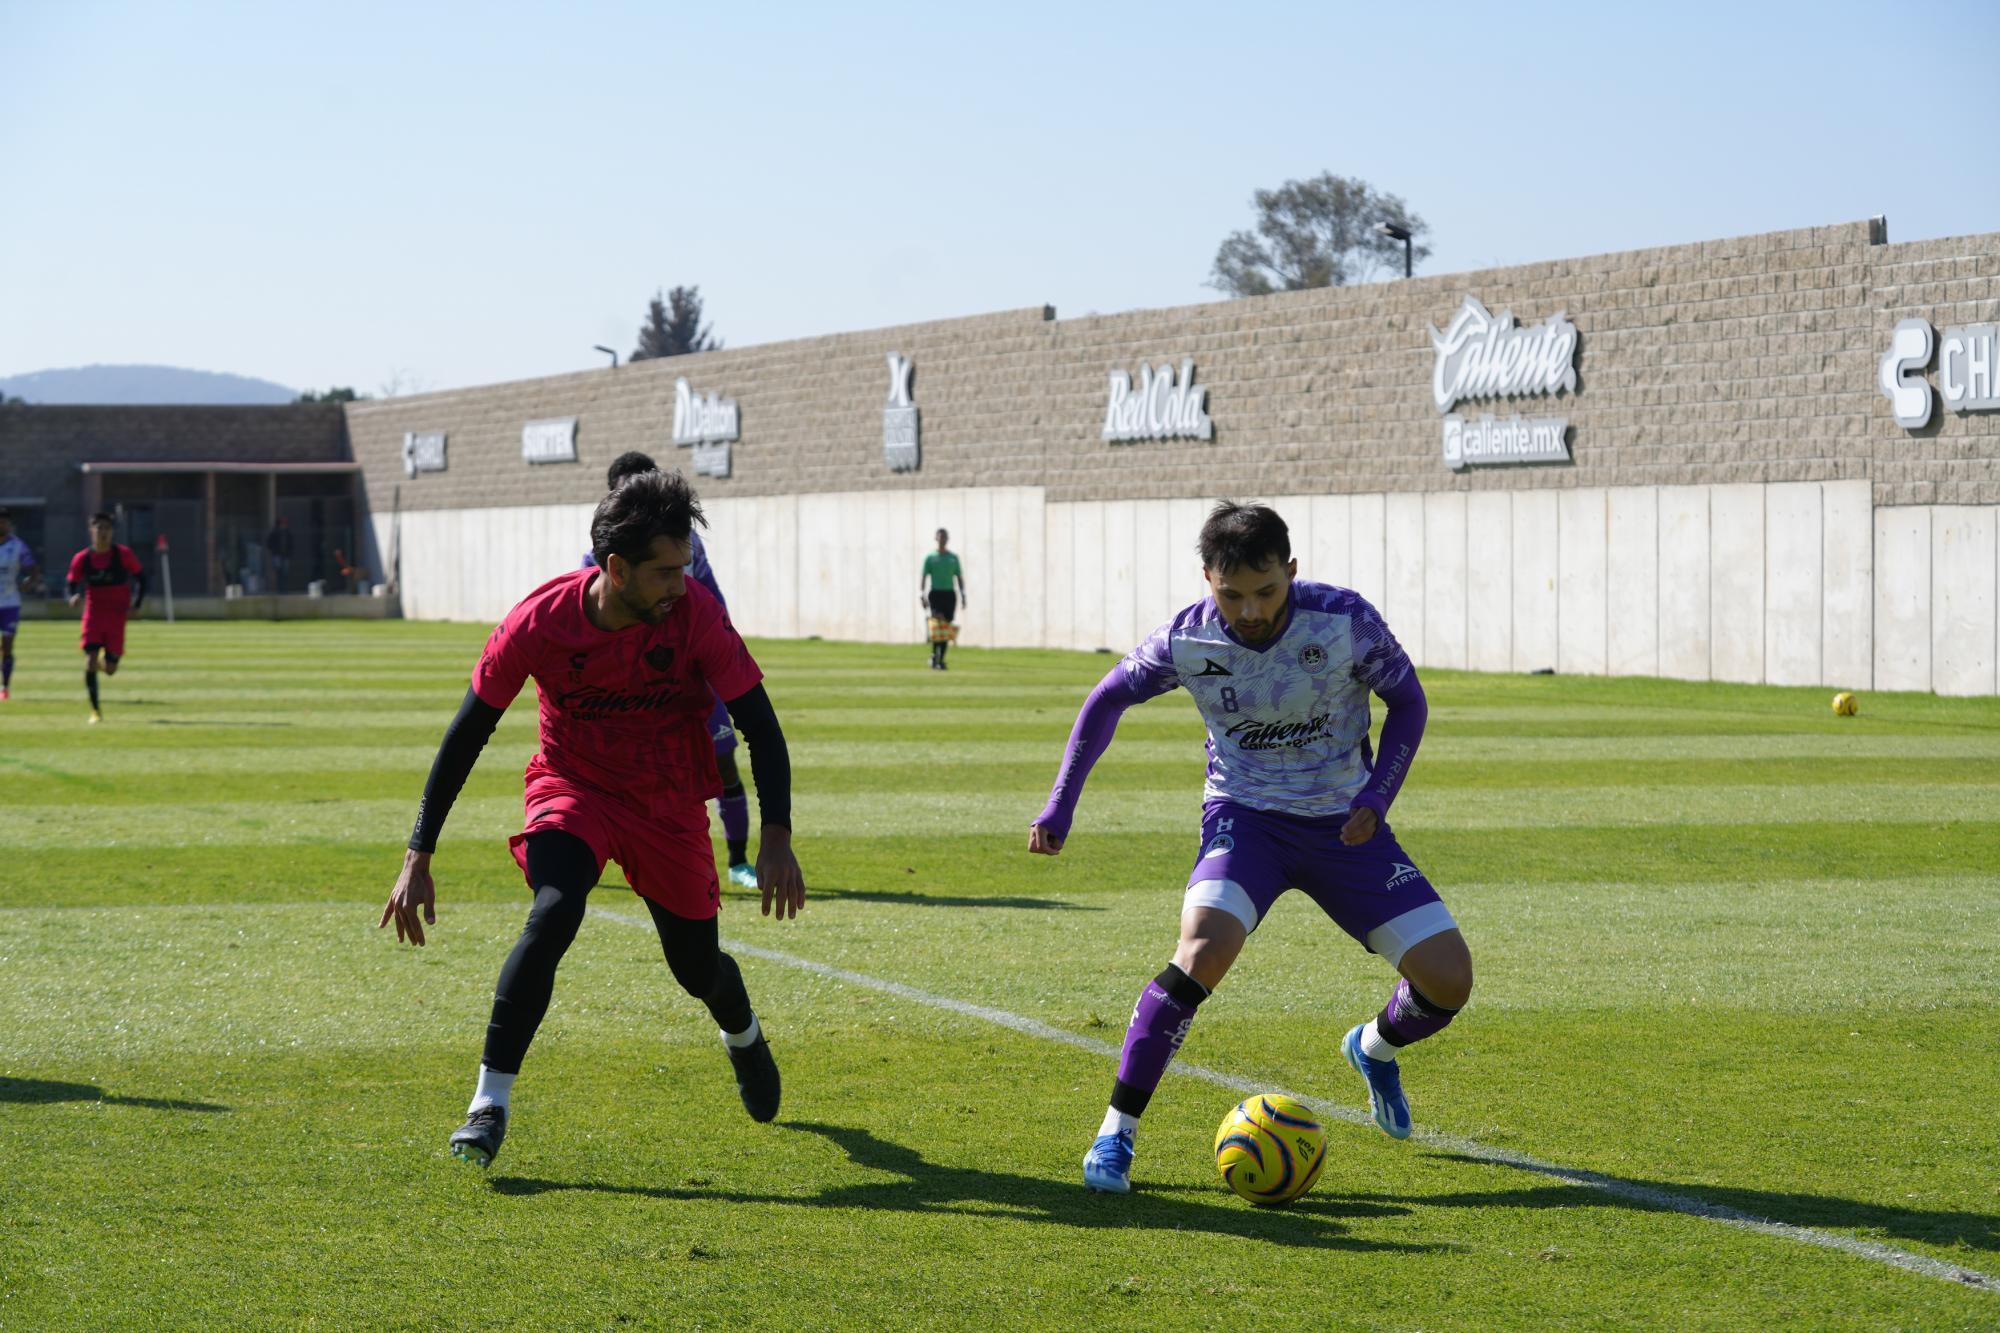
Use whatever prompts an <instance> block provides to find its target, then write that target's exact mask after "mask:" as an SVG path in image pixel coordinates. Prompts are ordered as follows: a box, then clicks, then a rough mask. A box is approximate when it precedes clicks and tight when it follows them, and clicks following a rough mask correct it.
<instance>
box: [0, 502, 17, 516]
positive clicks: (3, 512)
mask: <svg viewBox="0 0 2000 1333" xmlns="http://www.w3.org/2000/svg"><path fill="white" fill-rule="evenodd" d="M12 517H14V511H13V510H12V509H10V508H8V507H7V506H6V505H0V518H12Z"/></svg>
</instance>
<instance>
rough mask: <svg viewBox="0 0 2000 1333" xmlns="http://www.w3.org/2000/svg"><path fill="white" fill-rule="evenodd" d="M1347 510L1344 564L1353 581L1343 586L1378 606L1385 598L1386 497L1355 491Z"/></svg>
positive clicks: (1387, 579) (1386, 579) (1386, 548)
mask: <svg viewBox="0 0 2000 1333" xmlns="http://www.w3.org/2000/svg"><path fill="white" fill-rule="evenodd" d="M1352 498H1353V504H1352V506H1351V507H1350V509H1349V512H1348V519H1349V522H1350V523H1351V524H1352V526H1351V527H1350V528H1349V530H1348V531H1349V545H1348V560H1349V564H1348V568H1349V569H1350V570H1351V571H1352V578H1353V582H1351V583H1349V584H1348V585H1347V586H1348V587H1350V588H1352V589H1354V591H1356V592H1358V593H1360V594H1361V595H1362V596H1363V597H1365V598H1367V599H1368V600H1369V601H1370V602H1372V603H1373V604H1374V606H1375V609H1376V610H1378V611H1379V610H1381V609H1382V605H1383V603H1385V602H1386V601H1388V599H1389V576H1388V571H1387V566H1388V541H1387V536H1386V532H1387V529H1388V497H1387V496H1384V495H1356V496H1354V497H1352Z"/></svg>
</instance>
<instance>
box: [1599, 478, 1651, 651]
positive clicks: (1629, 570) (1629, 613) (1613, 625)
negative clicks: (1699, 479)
mask: <svg viewBox="0 0 2000 1333" xmlns="http://www.w3.org/2000/svg"><path fill="white" fill-rule="evenodd" d="M1604 502H1605V552H1604V654H1605V663H1604V665H1605V670H1606V671H1608V672H1610V673H1611V674H1612V675H1614V676H1652V675H1657V674H1659V670H1660V493H1659V491H1658V490H1657V489H1656V488H1655V487H1652V486H1621V487H1616V488H1614V489H1612V490H1610V491H1607V492H1605V496H1604Z"/></svg>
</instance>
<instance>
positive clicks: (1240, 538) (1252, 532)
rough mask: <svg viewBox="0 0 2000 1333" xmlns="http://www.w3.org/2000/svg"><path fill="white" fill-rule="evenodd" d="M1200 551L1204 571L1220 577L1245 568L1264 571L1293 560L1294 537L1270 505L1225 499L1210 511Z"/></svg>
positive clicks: (1202, 533) (1198, 544) (1203, 527)
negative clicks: (1211, 571) (1245, 566)
mask: <svg viewBox="0 0 2000 1333" xmlns="http://www.w3.org/2000/svg"><path fill="white" fill-rule="evenodd" d="M1197 549H1199V550H1200V551H1201V564H1202V568H1204V569H1212V570H1214V571H1215V572H1216V573H1218V574H1227V573H1230V572H1231V571H1233V570H1235V569H1237V568H1239V567H1241V566H1244V565H1248V566H1249V567H1250V568H1252V569H1264V568H1267V567H1269V566H1271V565H1282V564H1284V563H1285V562H1286V561H1287V560H1290V559H1291V558H1292V534H1291V532H1290V530H1289V529H1287V528H1286V527H1285V520H1284V519H1282V518H1279V517H1278V511H1277V510H1275V509H1272V508H1271V507H1270V506H1268V505H1240V504H1237V503H1236V502H1235V501H1234V500H1224V501H1223V502H1222V503H1220V504H1218V505H1216V507H1215V508H1213V509H1211V510H1209V511H1208V522H1206V523H1204V524H1202V525H1201V539H1200V541H1199V542H1198V543H1197Z"/></svg>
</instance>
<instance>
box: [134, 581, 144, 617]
mask: <svg viewBox="0 0 2000 1333" xmlns="http://www.w3.org/2000/svg"><path fill="white" fill-rule="evenodd" d="M145 600H146V576H145V575H144V574H134V575H133V576H132V609H133V610H134V611H137V610H138V609H139V604H140V603H141V602H144V601H145Z"/></svg>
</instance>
